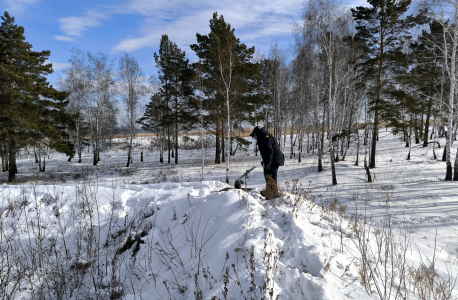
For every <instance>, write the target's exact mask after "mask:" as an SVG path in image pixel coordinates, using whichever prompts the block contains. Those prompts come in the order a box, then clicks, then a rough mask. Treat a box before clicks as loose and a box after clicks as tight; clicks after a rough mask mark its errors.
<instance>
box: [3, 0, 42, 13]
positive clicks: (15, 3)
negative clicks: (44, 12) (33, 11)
mask: <svg viewBox="0 0 458 300" xmlns="http://www.w3.org/2000/svg"><path fill="white" fill-rule="evenodd" d="M40 1H41V0H0V3H4V4H5V7H6V11H8V12H10V13H20V12H23V11H24V10H25V9H26V8H27V6H30V5H32V4H35V3H37V2H40Z"/></svg>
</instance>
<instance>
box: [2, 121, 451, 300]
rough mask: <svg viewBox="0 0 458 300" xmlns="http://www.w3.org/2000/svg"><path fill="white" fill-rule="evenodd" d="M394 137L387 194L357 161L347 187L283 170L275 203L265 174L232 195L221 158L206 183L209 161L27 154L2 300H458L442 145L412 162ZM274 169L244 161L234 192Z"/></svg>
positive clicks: (7, 203)
mask: <svg viewBox="0 0 458 300" xmlns="http://www.w3.org/2000/svg"><path fill="white" fill-rule="evenodd" d="M380 137H381V138H380V142H379V144H378V156H377V168H376V169H373V170H371V171H372V173H373V175H374V178H375V180H374V182H373V183H367V182H366V181H365V171H364V169H363V168H362V167H361V166H354V154H355V153H354V152H351V151H354V150H352V149H354V148H350V150H349V153H348V155H347V159H346V161H340V162H338V163H337V179H338V185H337V186H332V185H331V184H330V183H331V176H330V170H329V166H328V163H325V171H324V172H322V173H317V161H316V155H312V154H311V153H310V154H305V158H303V161H302V162H301V163H297V157H296V158H293V159H288V160H287V162H286V165H285V166H284V167H282V168H280V170H279V175H278V177H279V184H280V188H281V189H282V190H283V192H282V196H281V197H280V198H279V199H277V200H275V201H265V200H263V199H261V198H260V196H259V193H258V191H260V190H261V189H263V184H264V183H263V181H264V179H263V176H262V168H261V167H259V168H256V169H255V170H254V171H253V172H252V176H251V178H250V179H249V181H248V183H247V185H248V187H251V188H253V190H252V191H250V192H244V191H242V190H235V189H227V188H229V187H230V186H227V185H226V184H225V183H222V182H221V181H222V180H223V179H224V178H225V166H223V165H220V166H215V165H213V164H211V161H212V155H213V153H212V151H211V149H210V152H209V153H208V154H207V158H208V161H206V164H207V165H206V167H205V181H204V182H200V180H199V177H200V174H199V172H200V161H199V155H200V152H199V151H200V150H199V149H195V150H183V151H182V152H181V153H180V160H181V162H180V164H179V165H177V166H175V165H174V164H170V165H167V164H159V163H158V162H157V161H158V157H157V153H156V152H154V151H153V152H146V150H145V156H144V162H140V159H139V157H140V156H139V154H138V153H136V154H135V156H134V163H133V165H132V167H131V168H129V169H127V168H123V167H120V166H123V165H124V164H125V158H126V155H125V153H124V152H122V151H121V150H120V147H117V146H116V145H115V146H112V147H111V148H107V151H106V152H104V153H103V154H102V156H101V162H100V164H99V166H97V167H95V166H92V165H91V159H92V156H91V155H90V154H88V155H87V156H86V157H84V160H83V163H82V164H78V163H73V162H67V161H66V158H65V157H64V156H61V155H60V154H56V153H50V159H49V160H47V161H46V163H47V165H46V172H45V173H36V168H37V167H36V164H35V163H34V160H33V159H32V156H31V155H27V153H26V152H25V153H24V155H23V157H22V159H21V160H20V161H19V174H18V175H17V178H18V181H23V182H20V183H18V184H16V185H7V184H3V185H1V186H0V216H1V218H0V224H1V229H2V230H1V240H0V246H1V249H0V252H1V255H2V261H1V267H2V268H1V276H2V277H1V280H0V282H1V283H0V285H1V289H0V290H1V291H0V297H3V298H2V299H8V298H7V297H6V295H11V296H12V299H40V297H42V296H43V299H44V298H45V299H245V298H246V299H310V300H312V299H378V298H385V299H397V298H398V299H402V298H409V299H432V297H433V295H434V296H435V297H436V299H451V298H452V296H453V297H456V295H458V286H456V285H455V279H456V276H457V274H458V225H457V220H458V214H457V212H458V205H457V204H458V200H457V199H458V197H457V196H458V195H457V194H458V193H457V183H456V182H445V181H444V180H443V177H444V175H445V163H444V162H441V161H439V160H433V159H432V146H431V147H429V148H421V147H417V148H413V150H412V154H411V156H412V159H411V160H409V161H407V160H406V156H407V149H408V148H405V147H404V144H403V143H402V142H401V141H399V140H398V139H397V137H396V136H393V135H392V134H390V133H389V132H385V131H384V130H383V131H381V133H380ZM288 140H289V139H287V141H288ZM137 143H138V144H137V148H138V149H140V148H141V147H142V144H143V145H148V139H147V138H139V139H138V140H137ZM441 144H442V145H443V144H444V143H443V141H442V142H441ZM145 147H146V146H145ZM145 149H146V148H145ZM286 149H289V145H288V144H286V146H285V147H284V152H285V153H287V152H288V151H286ZM436 150H438V151H437V154H438V156H440V154H442V148H441V149H436ZM454 151H455V149H452V152H453V155H454V153H455V152H454ZM360 155H361V153H360ZM286 156H287V157H289V155H286ZM360 159H361V157H360ZM260 161H261V159H260V157H259V156H258V157H256V156H254V152H253V149H252V148H250V150H249V151H248V152H247V153H245V152H238V153H237V155H236V157H234V158H231V166H232V167H231V181H233V180H235V179H236V178H237V177H238V176H240V175H241V174H242V173H243V172H244V171H245V170H246V169H249V168H250V167H251V166H260V165H259V164H260ZM0 176H1V177H0V179H1V180H2V181H6V177H5V174H4V173H3V174H0ZM452 290H453V295H450V294H449V292H450V291H452Z"/></svg>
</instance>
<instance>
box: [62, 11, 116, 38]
mask: <svg viewBox="0 0 458 300" xmlns="http://www.w3.org/2000/svg"><path fill="white" fill-rule="evenodd" d="M106 18H107V15H106V14H105V13H100V12H97V11H94V10H91V11H88V12H87V13H86V14H85V15H83V16H77V17H66V18H60V19H59V20H58V21H59V23H60V30H61V31H63V32H64V33H65V34H66V36H67V37H69V36H76V37H79V36H81V35H82V34H83V32H84V31H87V30H89V28H93V27H98V26H101V25H102V22H101V20H103V19H106Z"/></svg>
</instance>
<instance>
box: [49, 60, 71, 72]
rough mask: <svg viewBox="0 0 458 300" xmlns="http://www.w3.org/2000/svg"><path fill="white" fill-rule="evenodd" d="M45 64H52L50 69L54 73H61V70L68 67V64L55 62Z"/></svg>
mask: <svg viewBox="0 0 458 300" xmlns="http://www.w3.org/2000/svg"><path fill="white" fill-rule="evenodd" d="M47 62H48V63H51V64H52V69H53V71H54V72H57V71H61V70H64V69H66V68H68V67H70V64H68V63H59V62H55V61H47Z"/></svg>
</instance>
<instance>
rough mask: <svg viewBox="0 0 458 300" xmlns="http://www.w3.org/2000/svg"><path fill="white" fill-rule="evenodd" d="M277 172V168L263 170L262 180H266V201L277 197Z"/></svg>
mask: <svg viewBox="0 0 458 300" xmlns="http://www.w3.org/2000/svg"><path fill="white" fill-rule="evenodd" d="M277 171H278V167H275V168H270V169H268V170H266V169H264V178H265V179H266V190H265V192H264V193H265V197H266V199H272V198H277V197H278V186H277Z"/></svg>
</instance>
